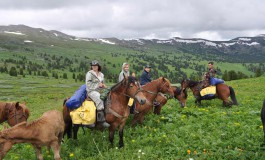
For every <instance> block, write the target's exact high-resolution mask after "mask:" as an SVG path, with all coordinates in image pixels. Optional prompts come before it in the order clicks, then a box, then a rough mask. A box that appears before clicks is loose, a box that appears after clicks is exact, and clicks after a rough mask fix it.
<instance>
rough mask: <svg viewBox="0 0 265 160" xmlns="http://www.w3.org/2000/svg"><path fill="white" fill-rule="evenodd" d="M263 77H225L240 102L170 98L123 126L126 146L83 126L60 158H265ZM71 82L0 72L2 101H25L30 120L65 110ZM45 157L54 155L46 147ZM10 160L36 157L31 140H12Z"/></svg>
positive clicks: (67, 143)
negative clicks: (226, 103) (141, 120)
mask: <svg viewBox="0 0 265 160" xmlns="http://www.w3.org/2000/svg"><path fill="white" fill-rule="evenodd" d="M264 81H265V77H260V78H253V79H246V80H239V81H232V82H226V83H227V84H229V85H230V86H232V87H233V88H234V90H235V92H236V96H237V99H238V102H239V106H234V107H232V108H224V107H222V102H221V101H220V100H218V99H216V100H211V101H202V106H201V107H198V106H195V104H194V103H193V102H194V98H193V97H192V95H191V93H190V92H189V97H188V102H187V107H185V108H180V107H179V105H178V103H177V101H175V100H170V101H169V102H168V103H167V105H166V106H164V108H163V110H162V114H161V115H159V116H157V115H153V114H149V115H148V116H146V119H145V121H144V124H143V125H142V126H137V127H135V128H131V127H130V121H131V118H132V117H130V118H129V120H128V122H127V126H126V127H125V131H124V136H125V138H124V142H125V147H124V148H122V149H118V148H117V147H116V146H118V142H117V141H118V135H116V136H115V140H116V141H115V146H114V147H111V146H110V145H109V142H108V131H107V130H105V131H103V132H100V131H97V130H89V129H85V134H83V131H82V130H79V133H78V134H79V135H78V138H79V139H78V141H74V140H71V139H70V140H68V139H65V141H64V143H63V144H62V149H61V156H62V159H65V160H67V159H69V160H71V159H76V160H77V159H78V160H80V159H82V160H83V159H88V160H90V159H188V158H193V159H264V158H265V152H264V148H262V147H260V144H261V143H262V142H263V131H262V126H261V121H260V109H261V106H262V103H263V99H264V98H265V83H264ZM80 85H81V84H77V83H75V82H71V81H58V80H54V79H42V78H37V79H34V78H31V77H29V78H26V79H25V78H21V79H19V78H13V77H1V80H0V88H1V90H0V94H1V97H0V98H1V101H15V100H19V101H26V102H27V106H28V107H29V108H30V110H31V117H30V121H31V120H33V119H36V118H38V117H39V116H40V115H41V114H42V113H43V112H45V111H47V110H50V109H58V110H61V106H62V101H63V99H64V98H65V97H67V96H71V95H72V94H73V92H74V91H75V90H76V89H77V88H78V87H79V86H80ZM43 153H44V159H53V154H52V153H49V152H48V151H47V150H46V148H43ZM5 159H6V160H16V159H36V156H35V153H34V150H33V148H32V147H31V146H30V145H29V144H17V145H14V146H13V148H12V150H11V151H10V152H9V153H8V154H7V156H6V158H5Z"/></svg>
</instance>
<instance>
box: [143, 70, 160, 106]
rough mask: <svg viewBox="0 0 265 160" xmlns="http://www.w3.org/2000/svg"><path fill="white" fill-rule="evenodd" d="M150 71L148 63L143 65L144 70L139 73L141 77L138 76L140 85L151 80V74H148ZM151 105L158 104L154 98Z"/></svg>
mask: <svg viewBox="0 0 265 160" xmlns="http://www.w3.org/2000/svg"><path fill="white" fill-rule="evenodd" d="M150 71H151V66H150V65H146V66H145V67H144V71H143V73H142V75H141V77H140V85H141V86H143V85H145V84H146V83H149V82H151V81H152V79H151V76H150V74H149V73H150ZM153 105H154V106H155V107H157V106H159V105H160V103H159V102H157V101H156V100H154V101H153Z"/></svg>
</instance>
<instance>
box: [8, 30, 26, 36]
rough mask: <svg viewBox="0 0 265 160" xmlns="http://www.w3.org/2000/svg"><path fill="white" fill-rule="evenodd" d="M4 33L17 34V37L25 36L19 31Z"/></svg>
mask: <svg viewBox="0 0 265 160" xmlns="http://www.w3.org/2000/svg"><path fill="white" fill-rule="evenodd" d="M4 33H7V34H15V35H25V34H23V33H21V32H19V31H17V32H9V31H4Z"/></svg>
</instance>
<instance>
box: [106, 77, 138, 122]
mask: <svg viewBox="0 0 265 160" xmlns="http://www.w3.org/2000/svg"><path fill="white" fill-rule="evenodd" d="M129 84H130V83H128V85H129ZM120 85H122V81H121V82H119V83H118V84H117V85H115V86H113V87H112V88H111V89H110V94H111V91H112V90H115V89H116V88H118V87H119V86H120ZM138 85H139V83H138ZM123 86H126V92H127V90H128V89H130V86H127V85H123ZM141 91H142V87H141V86H140V85H139V88H138V89H137V91H136V92H135V93H134V94H133V96H130V95H128V94H125V93H122V95H124V96H126V97H129V98H133V99H135V96H136V95H137V94H138V93H139V92H141ZM107 111H108V112H109V113H111V114H113V115H114V116H116V117H117V118H121V119H122V118H127V117H126V116H122V115H120V114H118V113H117V112H116V111H114V110H113V109H112V108H111V107H107Z"/></svg>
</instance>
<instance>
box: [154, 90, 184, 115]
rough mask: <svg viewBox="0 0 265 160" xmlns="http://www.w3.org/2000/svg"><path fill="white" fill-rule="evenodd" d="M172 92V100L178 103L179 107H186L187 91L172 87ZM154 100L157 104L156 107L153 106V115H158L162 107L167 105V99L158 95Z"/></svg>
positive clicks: (160, 94)
mask: <svg viewBox="0 0 265 160" xmlns="http://www.w3.org/2000/svg"><path fill="white" fill-rule="evenodd" d="M172 89H173V91H174V98H175V99H177V100H178V101H179V104H180V106H181V107H185V106H186V101H187V97H188V94H187V90H182V89H181V88H177V87H172ZM155 100H156V101H157V102H158V104H159V105H158V106H154V114H157V115H159V114H160V112H161V109H162V107H163V106H164V105H165V104H166V103H167V100H168V98H167V97H166V96H164V94H162V93H158V94H157V96H156V98H155Z"/></svg>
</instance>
